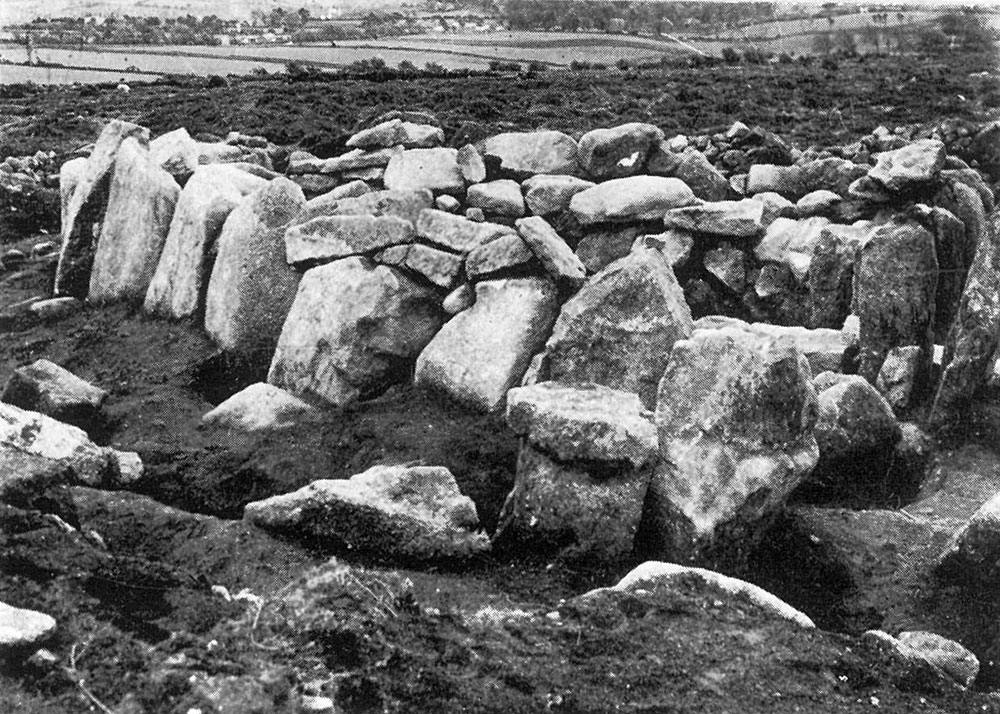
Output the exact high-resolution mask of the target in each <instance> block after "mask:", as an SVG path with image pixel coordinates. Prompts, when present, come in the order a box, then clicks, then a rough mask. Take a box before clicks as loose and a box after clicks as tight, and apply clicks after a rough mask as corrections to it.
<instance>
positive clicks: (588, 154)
mask: <svg viewBox="0 0 1000 714" xmlns="http://www.w3.org/2000/svg"><path fill="white" fill-rule="evenodd" d="M661 141H663V131H662V130H661V129H660V128H659V127H656V126H653V125H652V124H642V123H639V122H632V123H629V124H622V125H620V126H616V127H612V128H610V129H594V130H592V131H588V132H587V133H586V134H584V135H583V137H581V139H580V145H579V147H578V149H577V161H578V162H579V163H580V167H581V168H582V169H583V170H584V172H585V173H587V174H589V175H590V176H593V177H594V178H597V179H608V178H620V177H622V176H632V175H633V174H637V173H639V172H640V171H642V169H643V168H644V167H645V165H646V157H647V156H648V155H649V151H650V149H652V147H653V145H654V144H657V143H659V142H661Z"/></svg>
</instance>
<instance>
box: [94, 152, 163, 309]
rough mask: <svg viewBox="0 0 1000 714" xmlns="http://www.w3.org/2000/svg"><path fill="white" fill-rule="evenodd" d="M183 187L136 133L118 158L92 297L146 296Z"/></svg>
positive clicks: (96, 255)
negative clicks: (142, 143)
mask: <svg viewBox="0 0 1000 714" xmlns="http://www.w3.org/2000/svg"><path fill="white" fill-rule="evenodd" d="M180 192H181V188H180V186H178V185H177V182H176V181H174V179H173V177H172V176H171V175H170V174H169V173H167V172H166V171H165V170H163V169H161V168H160V167H159V166H157V165H156V164H155V163H154V162H153V160H152V158H150V156H149V152H148V151H147V150H146V149H145V148H143V147H142V146H140V145H139V142H138V141H136V140H135V139H134V138H133V137H129V138H127V139H125V140H124V141H123V142H122V143H121V146H120V147H119V149H118V156H117V157H116V159H115V168H114V177H113V178H112V180H111V189H110V192H109V194H108V205H107V208H106V210H105V214H104V223H103V225H102V226H101V234H100V238H99V240H98V243H97V251H96V252H95V254H94V263H93V266H92V268H91V273H90V291H89V293H88V295H87V299H88V300H90V301H91V302H98V303H100V302H108V301H113V300H128V299H135V298H140V299H141V298H144V297H145V295H146V290H147V289H148V288H149V284H150V282H151V281H152V279H153V274H154V272H155V271H156V266H157V264H158V263H159V260H160V253H161V252H162V250H163V244H164V242H165V241H166V238H167V232H168V231H169V230H170V222H171V220H172V219H173V216H174V207H175V206H176V205H177V198H178V196H179V194H180Z"/></svg>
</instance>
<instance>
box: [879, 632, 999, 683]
mask: <svg viewBox="0 0 1000 714" xmlns="http://www.w3.org/2000/svg"><path fill="white" fill-rule="evenodd" d="M897 639H898V640H899V641H900V643H902V644H903V645H905V646H906V647H909V648H910V649H912V650H914V651H915V652H917V654H919V655H920V656H921V657H923V658H924V659H926V660H927V661H928V662H930V663H931V664H933V665H934V666H935V667H937V668H938V669H940V670H941V671H943V672H944V673H945V674H947V675H948V676H949V677H951V678H952V679H953V680H955V681H956V682H957V683H958V684H960V685H961V686H963V687H971V686H972V683H973V682H974V681H976V676H977V675H978V674H979V659H978V658H977V657H976V655H974V654H972V652H970V651H969V650H967V649H966V648H965V647H963V646H962V645H960V644H959V643H958V642H955V641H954V640H949V639H948V638H947V637H942V636H941V635H937V634H935V633H933V632H923V631H920V630H917V631H909V632H900V633H899V636H898V638H897Z"/></svg>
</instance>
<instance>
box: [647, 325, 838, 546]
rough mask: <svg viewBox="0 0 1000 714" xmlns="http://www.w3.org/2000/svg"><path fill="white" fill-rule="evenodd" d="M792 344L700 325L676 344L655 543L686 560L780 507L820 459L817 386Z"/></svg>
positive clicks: (655, 499) (651, 507) (654, 490)
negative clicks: (734, 526)
mask: <svg viewBox="0 0 1000 714" xmlns="http://www.w3.org/2000/svg"><path fill="white" fill-rule="evenodd" d="M810 377H811V374H810V370H809V366H808V363H807V362H806V360H805V358H804V357H803V356H802V354H801V353H800V352H799V351H798V350H797V349H796V348H795V347H794V346H793V345H792V343H791V342H789V341H786V340H783V339H780V338H779V339H768V338H763V337H758V336H756V335H752V334H749V333H747V332H745V331H743V330H738V329H732V328H724V329H720V330H698V331H696V332H695V333H694V336H693V337H692V338H691V339H688V340H681V341H679V342H677V343H676V344H675V345H674V348H673V351H672V352H671V354H670V361H669V362H668V363H667V367H666V371H665V372H664V374H663V379H662V380H661V381H660V388H659V394H658V398H657V402H656V425H657V429H658V434H659V446H660V455H661V460H660V462H659V465H658V467H657V470H656V473H655V474H654V476H653V480H652V482H651V483H650V492H649V498H648V499H647V511H646V517H647V518H648V521H647V524H646V526H645V527H644V528H645V530H647V532H648V534H649V539H650V542H649V547H650V548H652V549H653V550H654V551H655V552H658V553H660V554H661V555H662V556H663V557H669V558H670V559H672V560H673V559H683V558H686V557H689V556H691V555H693V554H695V553H697V552H698V551H699V550H700V549H701V548H702V547H704V546H707V545H709V544H711V543H712V542H713V541H715V540H716V538H717V536H719V534H720V528H722V527H723V526H725V525H727V524H729V523H731V522H734V521H737V522H740V523H744V522H753V521H755V520H756V519H759V518H761V517H763V516H764V515H766V514H767V513H769V512H771V511H773V510H774V509H775V508H777V507H778V506H780V505H781V504H782V503H783V501H784V499H785V498H786V497H787V496H788V494H789V493H791V491H792V490H793V489H794V488H795V487H796V486H797V485H798V484H799V482H800V481H801V480H802V478H803V477H804V476H805V475H806V474H808V473H809V471H810V470H812V468H813V467H814V466H815V465H816V461H817V460H818V458H819V449H818V448H817V446H816V439H815V437H814V436H813V426H814V425H815V423H816V412H817V407H816V392H815V390H814V389H813V387H812V384H810Z"/></svg>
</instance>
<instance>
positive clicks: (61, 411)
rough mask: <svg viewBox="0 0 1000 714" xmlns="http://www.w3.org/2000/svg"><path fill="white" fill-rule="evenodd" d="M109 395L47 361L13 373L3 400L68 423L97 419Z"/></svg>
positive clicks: (35, 363)
mask: <svg viewBox="0 0 1000 714" xmlns="http://www.w3.org/2000/svg"><path fill="white" fill-rule="evenodd" d="M107 398H108V393H107V392H106V391H104V390H103V389H101V388H99V387H95V386H94V385H92V384H91V383H90V382H87V381H84V380H82V379H80V378H79V377H77V376H76V375H75V374H73V373H72V372H70V371H69V370H66V369H63V368H62V367H60V366H59V365H57V364H55V363H53V362H50V361H49V360H47V359H40V360H36V361H35V362H32V363H31V364H29V365H27V366H25V367H20V368H18V369H16V370H14V374H12V375H11V377H10V379H9V380H7V384H6V386H4V390H3V395H2V396H0V401H4V402H6V403H8V404H13V405H14V406H17V407H21V408H22V409H27V410H30V411H36V412H40V413H41V414H45V415H46V416H50V417H52V418H53V419H58V420H59V421H64V422H67V423H74V422H76V423H83V424H86V423H87V422H89V421H91V420H92V419H94V418H95V417H97V415H98V412H99V411H100V409H101V407H102V406H103V404H104V402H105V401H106V400H107Z"/></svg>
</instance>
